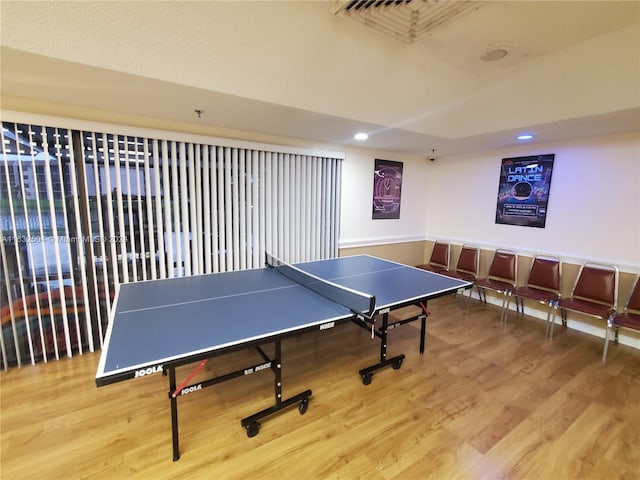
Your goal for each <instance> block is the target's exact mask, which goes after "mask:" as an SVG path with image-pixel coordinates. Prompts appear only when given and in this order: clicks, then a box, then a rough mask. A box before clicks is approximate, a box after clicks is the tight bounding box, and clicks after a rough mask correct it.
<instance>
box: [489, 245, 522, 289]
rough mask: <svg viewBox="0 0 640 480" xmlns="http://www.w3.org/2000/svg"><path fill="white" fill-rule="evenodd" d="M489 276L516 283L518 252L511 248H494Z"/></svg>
mask: <svg viewBox="0 0 640 480" xmlns="http://www.w3.org/2000/svg"><path fill="white" fill-rule="evenodd" d="M489 278H494V279H496V280H502V281H506V282H508V283H511V284H513V286H515V285H516V279H517V278H518V254H517V253H516V252H512V251H511V250H500V249H498V250H496V251H495V253H494V254H493V260H491V266H490V267H489Z"/></svg>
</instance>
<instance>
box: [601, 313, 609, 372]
mask: <svg viewBox="0 0 640 480" xmlns="http://www.w3.org/2000/svg"><path fill="white" fill-rule="evenodd" d="M610 333H611V325H610V324H609V322H607V328H606V330H605V331H604V349H603V350H602V363H606V362H607V350H608V348H609V334H610Z"/></svg>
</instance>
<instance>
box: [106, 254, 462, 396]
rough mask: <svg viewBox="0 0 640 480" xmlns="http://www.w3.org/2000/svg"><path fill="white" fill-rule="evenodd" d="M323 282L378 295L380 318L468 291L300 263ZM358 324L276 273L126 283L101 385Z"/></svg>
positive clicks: (418, 275) (417, 274) (417, 276)
mask: <svg viewBox="0 0 640 480" xmlns="http://www.w3.org/2000/svg"><path fill="white" fill-rule="evenodd" d="M295 266H296V267H297V268H299V269H301V270H304V271H306V272H309V273H311V274H312V275H315V276H317V277H320V278H322V279H324V280H328V281H330V282H332V283H335V284H338V285H341V286H345V287H348V288H351V289H354V290H358V291H361V292H364V293H368V294H371V295H374V296H375V298H376V312H378V311H380V310H383V309H385V308H394V307H397V306H402V305H409V304H411V303H414V302H416V301H420V300H423V299H428V298H433V297H437V296H440V295H444V294H447V293H451V292H454V291H455V290H457V289H459V288H464V287H467V286H469V284H468V283H467V282H463V281H460V280H456V279H453V278H449V277H446V276H443V275H438V274H434V273H431V272H426V271H424V270H420V269H417V268H414V267H409V266H406V265H402V264H398V263H395V262H390V261H387V260H382V259H379V258H376V257H372V256H368V255H355V256H351V257H339V258H334V259H327V260H319V261H314V262H306V263H299V264H296V265H295ZM352 317H353V313H352V312H351V311H350V310H349V309H348V308H346V307H344V306H341V305H339V304H336V303H334V302H332V301H330V300H328V299H326V298H324V297H322V296H320V295H318V294H316V293H314V292H312V291H311V290H309V289H308V288H306V287H304V286H302V285H300V284H298V283H295V282H294V281H293V280H290V279H289V278H287V277H285V276H283V275H281V274H280V273H278V272H277V271H276V269H273V268H268V267H265V268H259V269H252V270H241V271H233V272H224V273H215V274H205V275H195V276H188V277H177V278H171V279H162V280H149V281H142V282H133V283H126V284H121V285H120V287H119V289H118V292H117V294H116V298H115V302H114V309H113V310H112V314H111V318H110V322H109V326H108V329H107V334H106V337H105V343H104V346H103V349H102V354H101V357H100V362H99V365H98V370H97V373H96V381H97V383H98V384H99V385H101V384H106V383H111V382H112V381H118V380H124V379H127V378H132V377H133V376H134V372H136V371H139V370H141V369H145V368H150V367H153V366H157V365H162V364H165V363H168V362H176V361H180V360H182V359H190V358H195V357H198V356H201V355H206V354H211V355H214V354H215V353H216V352H217V351H224V350H226V349H230V348H233V347H239V346H241V345H244V344H249V343H252V342H253V343H258V342H260V340H264V341H268V339H270V338H274V337H278V336H281V335H286V334H288V333H292V332H296V331H301V330H305V329H309V328H314V327H319V326H321V325H324V324H329V323H330V322H337V321H340V320H346V319H350V318H352Z"/></svg>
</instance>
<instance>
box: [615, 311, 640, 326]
mask: <svg viewBox="0 0 640 480" xmlns="http://www.w3.org/2000/svg"><path fill="white" fill-rule="evenodd" d="M613 324H614V325H619V326H621V327H626V328H633V329H634V330H640V315H638V314H637V313H619V314H617V315H616V316H615V317H613Z"/></svg>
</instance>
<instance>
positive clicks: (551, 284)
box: [527, 255, 562, 293]
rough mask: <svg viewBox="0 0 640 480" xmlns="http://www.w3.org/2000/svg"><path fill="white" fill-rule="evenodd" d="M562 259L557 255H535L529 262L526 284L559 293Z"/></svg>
mask: <svg viewBox="0 0 640 480" xmlns="http://www.w3.org/2000/svg"><path fill="white" fill-rule="evenodd" d="M561 275H562V261H561V260H560V259H559V258H558V257H553V256H548V255H536V256H535V257H534V258H533V261H532V262H531V269H530V270H529V278H528V279H527V286H528V287H534V288H539V289H542V290H547V291H549V292H554V293H560V280H561Z"/></svg>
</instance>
